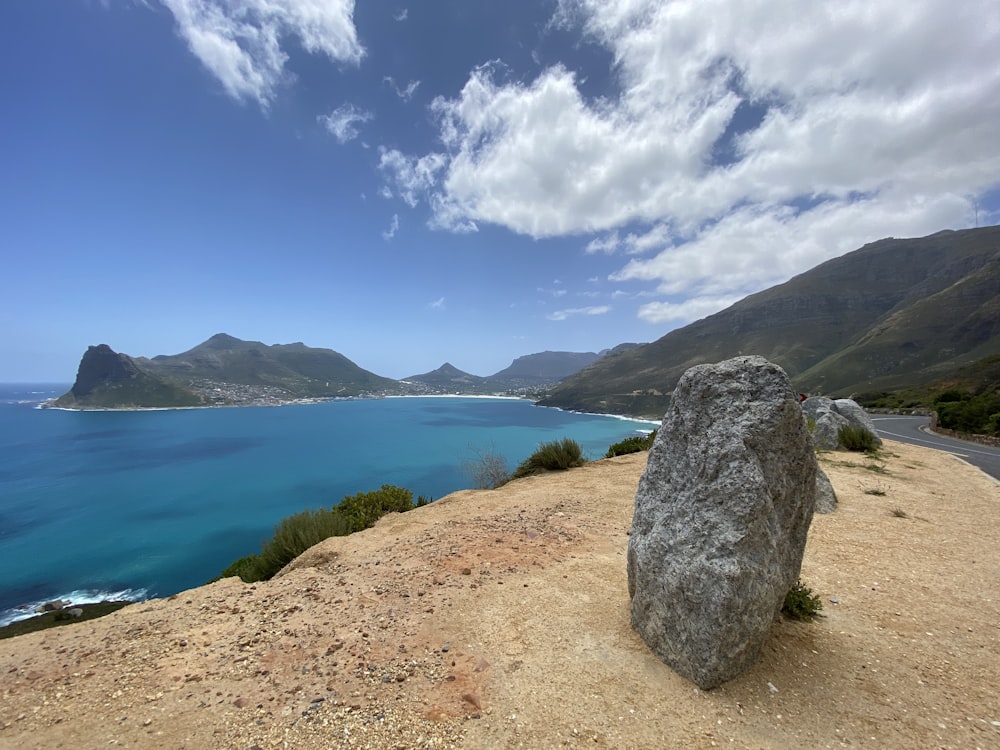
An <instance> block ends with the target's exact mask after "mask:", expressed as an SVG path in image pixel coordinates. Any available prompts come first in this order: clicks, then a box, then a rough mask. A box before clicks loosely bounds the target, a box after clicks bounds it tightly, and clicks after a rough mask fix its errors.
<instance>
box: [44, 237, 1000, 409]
mask: <svg viewBox="0 0 1000 750" xmlns="http://www.w3.org/2000/svg"><path fill="white" fill-rule="evenodd" d="M741 354H758V355H761V356H763V357H766V358H767V359H769V360H771V361H773V362H775V363H777V364H779V365H781V366H782V367H783V368H784V369H785V371H786V372H787V373H788V374H789V376H790V377H791V378H792V382H793V384H794V385H795V386H796V387H797V388H798V389H799V390H801V391H802V392H804V393H811V394H823V395H830V396H854V397H858V398H860V397H861V395H862V394H871V393H876V392H886V391H898V390H901V389H904V388H913V387H921V386H925V385H927V384H931V383H935V382H946V381H947V380H948V378H949V377H952V376H954V375H955V373H956V372H962V373H969V372H973V373H976V372H979V373H987V372H992V369H991V368H978V369H976V368H974V367H973V368H972V369H970V365H973V364H974V363H976V362H979V361H981V360H984V359H985V358H987V357H990V356H994V355H1000V227H986V228H982V229H966V230H961V231H944V232H938V233H937V234H933V235H930V236H929V237H922V238H918V239H895V238H888V239H884V240H879V241H877V242H873V243H870V244H868V245H865V246H864V247H862V248H860V249H858V250H855V251H853V252H850V253H847V254H846V255H843V256H841V257H838V258H834V259H832V260H829V261H827V262H825V263H822V264H820V265H818V266H816V267H815V268H813V269H811V270H809V271H806V272H805V273H803V274H800V275H799V276H796V277H794V278H793V279H791V280H789V281H787V282H785V283H784V284H779V285H777V286H774V287H771V288H770V289H766V290H764V291H762V292H758V293H757V294H752V295H750V296H748V297H746V298H745V299H743V300H741V301H740V302H737V303H736V304H734V305H732V306H731V307H729V308H727V309H725V310H722V311H721V312H718V313H716V314H714V315H711V316H709V317H707V318H704V319H702V320H699V321H697V322H694V323H691V324H690V325H688V326H685V327H683V328H679V329H677V330H674V331H671V332H669V333H667V334H666V335H665V336H663V337H661V338H659V339H657V340H656V341H653V342H652V343H649V344H621V345H619V346H616V347H615V348H614V349H611V350H606V351H603V352H599V353H594V352H585V353H579V352H541V353H538V354H531V355H527V356H524V357H519V358H518V359H515V360H514V361H513V362H512V363H511V365H510V366H509V367H507V368H505V369H504V370H501V371H500V372H497V373H495V374H493V375H489V376H485V377H481V376H477V375H471V374H469V373H467V372H463V371H462V370H459V369H458V368H457V367H455V366H454V365H452V364H450V363H447V362H446V363H445V364H443V365H442V366H441V367H439V368H438V369H436V370H433V371H431V372H428V373H423V374H420V375H413V376H411V377H409V378H406V379H404V380H402V381H397V380H392V379H390V378H384V377H381V376H379V375H376V374H375V373H372V372H369V371H368V370H365V369H363V368H361V367H360V366H358V365H357V364H355V363H354V362H352V361H351V360H349V359H348V358H347V357H345V356H344V355H342V354H340V353H338V352H335V351H333V350H332V349H315V348H312V347H308V346H306V345H305V344H302V343H294V344H275V345H272V346H268V345H266V344H262V343H260V342H259V341H243V340H241V339H237V338H234V337H232V336H229V335H227V334H224V333H220V334H217V335H215V336H212V337H211V338H210V339H208V340H207V341H205V342H203V343H201V344H199V345H198V346H196V347H194V348H193V349H190V350H188V351H186V352H183V353H181V354H175V355H169V356H166V355H161V356H158V357H153V358H151V359H147V358H143V357H138V358H132V357H129V356H128V355H125V354H120V353H117V352H114V351H113V350H112V349H111V348H110V347H108V346H107V345H103V344H102V345H100V346H92V347H90V348H89V349H88V350H87V352H86V353H85V354H84V356H83V359H82V360H81V363H80V369H79V372H78V374H77V379H76V382H75V383H74V385H73V388H72V389H71V390H70V391H69V392H68V393H66V394H65V395H63V396H62V397H60V398H59V399H58V400H57V401H56V402H54V404H52V405H55V406H65V407H73V408H128V407H156V406H198V405H213V404H261V403H285V402H288V401H292V400H299V399H309V398H335V397H350V396H374V395H390V394H421V393H472V394H475V393H498V392H514V393H519V394H521V395H536V394H539V393H543V394H544V397H543V398H542V399H541V401H540V402H539V403H540V404H541V405H543V406H554V407H559V408H563V409H570V410H576V411H588V412H598V413H610V414H627V415H632V416H651V417H659V416H662V414H663V412H664V411H665V409H666V407H667V405H668V403H669V399H670V393H671V391H672V390H673V388H674V386H675V384H676V383H677V380H678V379H679V378H680V376H681V375H682V374H683V373H684V371H685V370H687V369H688V368H689V367H691V366H693V365H697V364H701V363H705V362H718V361H720V360H723V359H728V358H730V357H734V356H738V355H741ZM963 368H964V369H963ZM963 377H968V376H967V375H963Z"/></svg>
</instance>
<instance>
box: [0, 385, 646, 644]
mask: <svg viewBox="0 0 1000 750" xmlns="http://www.w3.org/2000/svg"><path fill="white" fill-rule="evenodd" d="M68 388H69V385H68V384H67V385H63V384H57V385H53V384H47V385H32V384H27V385H21V384H15V385H0V625H3V624H7V623H9V622H11V621H13V620H16V619H20V618H22V617H24V616H26V615H27V614H28V613H29V612H31V611H32V610H33V608H34V607H35V606H37V605H38V604H40V603H42V602H45V601H49V600H51V599H56V598H67V599H72V600H73V601H74V602H77V603H81V602H87V601H100V600H103V599H106V598H127V599H136V600H140V599H144V598H150V597H161V596H168V595H170V594H173V593H176V592H178V591H183V590H184V589H188V588H191V587H194V586H199V585H201V584H203V583H205V582H207V581H208V580H210V579H211V578H213V577H214V576H217V575H218V574H219V573H220V572H221V571H222V570H223V568H225V567H226V566H227V565H228V564H229V563H231V562H232V561H233V560H235V559H237V558H239V557H242V556H244V555H247V554H251V553H255V552H259V551H260V546H261V542H263V541H264V540H265V539H267V538H268V537H270V535H271V533H272V531H273V529H274V526H275V524H276V523H278V521H279V520H280V519H281V518H283V517H284V516H287V515H291V514H292V513H296V512H298V511H301V510H304V509H306V508H318V507H321V506H331V505H335V504H336V503H337V502H339V500H340V499H341V498H343V497H344V496H345V495H353V494H355V493H357V492H365V491H368V490H373V489H377V488H378V487H380V486H381V485H383V484H394V485H398V486H400V487H405V488H407V489H409V490H412V491H413V494H414V498H416V497H417V496H418V495H424V496H427V497H432V498H440V497H442V496H444V495H446V494H448V493H450V492H454V491H455V490H459V489H464V488H468V487H470V486H472V479H471V476H470V474H469V471H468V464H469V463H470V462H472V461H474V460H475V458H476V451H477V450H478V451H485V450H495V451H498V452H499V453H501V454H502V455H504V456H505V457H506V458H507V460H508V464H509V466H510V468H511V469H513V468H514V467H515V466H517V464H518V463H520V462H521V461H522V460H523V459H524V458H526V457H527V456H528V455H529V454H531V452H532V451H534V450H535V448H537V447H538V444H539V443H542V442H547V441H550V440H557V439H561V438H562V437H570V438H573V439H574V440H576V441H577V442H578V443H580V445H581V446H582V447H583V449H584V453H585V455H586V456H587V457H588V458H600V457H602V456H603V455H604V452H605V451H606V450H607V448H608V446H609V445H610V444H611V443H614V442H616V441H618V440H621V439H623V438H625V437H628V436H629V435H634V434H637V430H640V431H648V430H649V429H651V428H652V427H654V426H655V425H652V424H650V423H648V422H637V421H632V420H625V419H618V418H614V417H603V416H593V415H586V414H574V413H570V412H563V411H559V410H556V409H547V408H542V407H537V406H534V405H533V404H531V403H530V402H528V401H523V400H516V399H493V398H475V397H464V398H463V397H446V398H386V399H360V400H350V401H331V402H325V403H317V404H302V405H289V406H280V407H238V408H214V409H178V410H161V411H101V412H93V411H92V412H75V411H62V410H53V409H40V408H38V405H39V403H41V402H42V401H44V400H46V399H49V398H53V397H55V396H58V395H60V394H61V393H64V392H65V391H66V390H68Z"/></svg>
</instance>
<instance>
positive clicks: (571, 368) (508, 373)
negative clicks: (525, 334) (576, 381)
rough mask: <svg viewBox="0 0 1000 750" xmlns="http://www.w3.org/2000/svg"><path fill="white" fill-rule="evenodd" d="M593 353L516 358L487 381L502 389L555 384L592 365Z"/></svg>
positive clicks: (533, 355)
mask: <svg viewBox="0 0 1000 750" xmlns="http://www.w3.org/2000/svg"><path fill="white" fill-rule="evenodd" d="M599 356H600V355H599V354H596V353H594V352H539V353H537V354H527V355H525V356H523V357H518V358H517V359H515V360H514V361H513V362H511V363H510V365H509V366H508V367H506V368H504V369H503V370H500V372H497V373H494V374H493V375H490V376H489V378H488V380H490V381H491V382H492V383H494V384H497V385H501V386H503V387H506V388H514V387H520V386H536V385H542V384H546V383H557V382H559V381H560V380H563V379H564V378H567V377H569V376H570V375H574V374H575V373H578V372H579V371H580V370H582V369H583V368H584V367H586V366H587V365H589V364H591V363H592V362H594V361H596V360H597V358H598V357H599Z"/></svg>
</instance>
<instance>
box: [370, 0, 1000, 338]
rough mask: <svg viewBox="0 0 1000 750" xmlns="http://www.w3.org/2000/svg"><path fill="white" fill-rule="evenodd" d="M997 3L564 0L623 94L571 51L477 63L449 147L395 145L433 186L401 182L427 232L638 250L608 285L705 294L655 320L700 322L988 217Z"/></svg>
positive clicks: (565, 13) (996, 179) (999, 112)
mask: <svg viewBox="0 0 1000 750" xmlns="http://www.w3.org/2000/svg"><path fill="white" fill-rule="evenodd" d="M994 5H995V4H994V3H993V2H992V0H966V1H965V2H962V3H954V2H950V1H948V0H913V2H910V3H906V4H904V5H900V4H897V3H878V2H875V3H873V2H871V1H870V0H839V1H838V2H823V1H817V2H810V3H801V2H797V1H793V0H747V1H746V2H741V3H737V4H733V3H731V2H729V1H728V0H674V1H673V2H669V3H665V2H662V0H625V1H623V2H614V3H611V2H606V0H561V2H560V7H559V13H558V14H557V21H558V22H559V23H561V24H563V26H564V27H565V28H567V29H569V30H578V31H581V32H582V33H583V34H584V35H586V36H588V37H589V38H590V39H591V40H593V41H595V42H596V43H598V44H600V45H602V46H603V47H604V48H605V49H606V50H607V51H608V52H609V53H610V55H611V57H612V59H613V61H614V62H613V66H614V67H613V70H612V71H611V73H612V74H613V76H614V81H615V83H616V84H617V90H616V91H614V92H613V93H611V94H609V95H608V96H607V97H606V98H588V97H587V96H585V94H584V93H583V91H582V90H581V86H580V80H582V79H583V78H584V77H585V76H586V75H587V73H588V71H586V70H579V71H576V70H570V69H568V68H567V67H565V66H562V65H556V66H552V67H549V68H547V69H545V70H543V71H542V72H541V73H539V74H538V75H537V77H535V78H534V79H530V80H514V79H512V78H511V77H510V76H508V75H507V71H506V69H504V68H503V66H502V65H500V64H499V63H489V64H486V65H483V66H481V67H479V68H477V69H475V70H473V71H472V72H471V73H470V75H469V78H468V80H467V82H466V83H465V85H464V86H463V88H462V89H461V90H460V91H459V92H458V93H457V94H455V95H453V96H449V97H438V98H437V99H435V100H434V102H433V104H432V106H431V112H432V114H433V116H434V117H435V118H436V123H437V127H438V134H439V138H440V142H441V144H442V147H441V149H440V151H439V152H435V153H432V154H429V155H426V156H420V155H413V156H405V155H403V154H398V156H399V158H400V159H401V160H403V161H404V162H405V163H406V164H408V165H416V164H419V163H420V161H421V159H427V158H433V165H434V169H433V171H425V172H424V174H425V176H426V178H427V179H425V180H423V181H420V189H419V191H409V192H407V191H405V190H401V185H402V186H406V185H407V184H408V183H407V180H406V179H405V178H407V177H410V176H412V175H411V173H410V171H406V170H400V171H399V172H398V173H394V172H392V171H390V170H387V171H386V173H385V174H386V178H387V180H388V183H389V184H390V185H391V186H392V187H393V188H394V189H395V190H396V191H397V192H401V193H404V194H407V195H409V196H410V197H411V198H412V199H413V200H416V199H418V198H419V199H420V200H425V201H426V202H427V204H428V205H429V206H430V208H431V210H432V212H433V217H432V219H431V221H430V225H431V226H432V227H436V228H443V229H448V230H453V231H454V230H457V229H459V228H468V227H474V226H476V225H478V224H480V223H483V222H485V223H489V224H495V225H499V226H503V227H506V228H508V229H510V230H511V231H513V232H516V233H520V234H525V235H529V236H532V237H536V238H540V237H551V236H565V235H591V237H590V238H589V241H588V242H587V243H586V251H587V252H588V253H606V254H614V253H625V254H635V255H637V256H638V255H644V257H642V258H639V257H636V258H633V259H632V260H631V261H629V262H628V263H627V264H626V265H624V267H623V268H621V269H620V270H619V271H618V272H617V273H615V274H613V275H612V279H613V280H626V279H631V280H639V281H644V282H647V283H652V284H655V285H657V287H658V288H659V289H660V291H661V293H662V294H664V295H677V294H684V295H686V296H695V297H698V298H700V299H701V301H700V302H692V303H691V304H690V305H688V306H685V307H676V304H678V303H676V302H674V303H672V302H663V303H661V306H659V307H655V306H649V305H646V306H643V307H642V308H641V310H642V311H643V312H642V315H643V317H644V318H646V319H649V320H653V319H656V318H658V317H660V316H663V315H666V314H670V315H673V314H674V313H677V312H680V311H685V312H684V314H685V315H692V314H700V313H701V312H702V311H704V310H707V309H708V308H710V307H711V306H713V305H718V304H721V303H722V302H724V301H725V300H728V299H730V298H732V297H734V296H736V295H738V294H744V293H747V292H749V291H754V290H756V289H760V288H763V287H764V286H767V285H770V284H773V283H777V282H780V281H783V280H785V279H787V278H789V277H790V276H791V275H794V274H795V273H799V272H802V271H804V270H806V269H808V268H810V267H811V266H812V265H815V264H816V263H818V262H821V261H822V260H825V259H828V258H830V257H833V256H835V255H838V254H842V253H843V252H846V251H848V250H851V249H854V248H856V247H859V246H860V245H861V244H863V243H864V242H867V241H870V240H872V239H874V238H878V237H882V236H887V235H894V236H919V235H921V234H925V233H929V232H933V231H936V230H939V229H943V228H946V227H952V228H955V227H962V226H968V225H970V224H971V223H972V216H973V201H974V200H975V198H976V197H977V196H981V195H983V194H984V193H985V192H987V191H988V190H990V189H993V188H995V187H997V186H998V185H1000V139H997V137H996V129H997V126H996V123H998V122H1000V66H998V65H997V53H996V50H997V49H1000V20H998V16H997V14H996V12H995V7H994ZM397 153H398V152H397ZM411 171H412V170H411ZM397 178H399V181H397ZM404 199H405V198H404ZM713 300H714V302H713ZM671 305H675V306H671ZM670 319H673V318H670Z"/></svg>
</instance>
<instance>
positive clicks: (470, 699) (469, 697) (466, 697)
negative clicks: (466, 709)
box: [462, 693, 483, 711]
mask: <svg viewBox="0 0 1000 750" xmlns="http://www.w3.org/2000/svg"><path fill="white" fill-rule="evenodd" d="M462 700H463V701H465V702H466V703H468V704H469V705H470V706H472V707H473V708H474V709H476V710H477V711H482V710H483V706H482V704H481V703H480V702H479V696H478V695H476V694H475V693H462Z"/></svg>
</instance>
